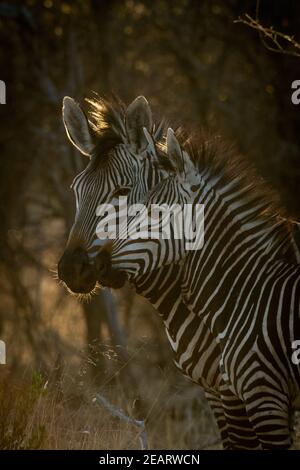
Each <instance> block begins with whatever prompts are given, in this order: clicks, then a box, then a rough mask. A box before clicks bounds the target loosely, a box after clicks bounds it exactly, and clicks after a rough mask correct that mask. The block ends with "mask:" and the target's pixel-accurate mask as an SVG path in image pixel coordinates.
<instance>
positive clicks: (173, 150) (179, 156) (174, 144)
mask: <svg viewBox="0 0 300 470" xmlns="http://www.w3.org/2000/svg"><path fill="white" fill-rule="evenodd" d="M167 153H168V156H169V158H170V159H171V160H172V162H173V163H175V168H176V169H177V171H178V173H183V172H184V158H183V152H182V150H181V147H180V145H179V142H178V140H177V139H176V136H175V133H174V131H173V129H171V127H169V129H168V132H167Z"/></svg>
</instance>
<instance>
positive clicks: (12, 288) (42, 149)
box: [0, 0, 300, 448]
mask: <svg viewBox="0 0 300 470" xmlns="http://www.w3.org/2000/svg"><path fill="white" fill-rule="evenodd" d="M256 7H257V2H256V1H255V0H245V1H243V2H241V1H238V0H227V1H226V2H224V1H218V0H172V1H167V0H148V1H147V0H127V1H117V0H110V1H107V0H75V1H68V0H61V1H54V0H44V1H43V0H26V1H0V79H1V80H4V81H5V83H6V87H7V104H6V105H0V123H1V126H0V169H1V172H0V230H1V231H0V289H1V290H0V295H1V299H0V338H1V339H3V340H5V341H6V344H7V358H8V359H7V360H8V364H7V366H5V370H6V371H7V370H9V371H10V373H13V372H14V371H19V370H20V369H21V370H22V369H23V370H24V368H25V369H26V368H29V369H30V370H34V371H38V373H39V374H41V377H42V378H45V380H47V381H50V378H52V379H51V380H52V381H53V382H54V383H56V384H57V383H60V386H61V383H62V382H63V380H65V377H66V372H65V371H66V370H67V371H69V372H68V374H69V375H70V376H71V377H72V380H73V379H74V380H73V382H74V381H75V382H76V384H77V383H81V382H82V380H83V379H82V376H83V375H86V376H88V377H89V379H85V380H89V381H90V382H91V383H92V384H93V386H94V385H95V384H97V386H102V387H103V386H104V385H105V384H106V385H107V386H111V387H113V385H112V384H114V386H115V387H123V388H122V394H121V395H122V396H123V395H124V397H125V398H124V402H125V403H126V406H128V407H129V409H130V412H132V413H133V412H134V409H135V408H137V405H136V403H139V402H145V403H144V405H143V406H144V408H143V407H142V408H143V409H144V410H145V409H146V411H144V413H146V414H147V413H150V411H151V413H152V415H151V416H154V419H153V421H156V428H157V423H159V422H160V421H159V418H158V417H159V416H160V417H162V416H165V415H164V413H169V414H168V416H170V413H171V416H172V419H173V418H174V413H175V415H176V416H175V418H174V420H175V421H176V420H177V421H178V420H179V421H178V422H179V423H180V425H181V427H184V425H183V424H182V423H183V421H182V420H184V419H185V420H186V422H189V423H190V422H191V421H190V420H191V417H190V415H189V416H188V417H186V416H185V417H184V418H183V417H182V415H181V411H179V412H178V409H177V408H178V406H177V405H178V403H180V400H179V398H178V395H180V396H182V397H185V396H186V397H187V398H186V401H184V404H185V405H184V406H185V408H187V406H186V403H189V404H190V403H191V402H192V400H191V398H190V394H192V395H193V394H194V395H193V396H197V397H198V396H199V397H200V395H201V394H200V391H199V390H198V388H197V389H194V388H189V387H192V386H188V385H186V384H185V382H184V381H183V379H182V378H181V377H180V375H179V374H178V373H177V372H176V371H175V370H174V369H173V368H172V365H171V356H170V352H169V349H168V345H167V342H166V340H165V337H164V333H163V331H162V327H161V324H160V322H159V320H158V319H157V318H156V316H155V314H153V312H152V311H151V308H150V307H149V306H148V305H147V304H146V303H145V302H143V301H141V300H140V299H137V298H136V297H135V295H134V293H133V292H131V290H130V289H129V288H128V287H126V288H125V289H123V290H122V291H120V292H119V293H118V294H117V295H115V294H111V293H110V292H102V293H101V294H100V295H99V296H98V297H96V298H94V299H93V301H92V302H91V303H88V304H80V303H78V301H77V300H75V299H73V298H71V297H69V296H68V295H67V294H66V292H65V290H64V289H63V287H62V286H60V285H59V284H58V283H57V281H56V280H55V279H54V278H53V275H52V273H51V269H52V268H54V267H55V264H56V262H57V259H58V258H59V256H60V254H61V253H62V251H63V249H64V244H65V241H66V237H67V234H68V230H69V228H70V225H71V224H72V220H73V216H74V201H73V194H72V192H71V191H70V189H69V185H70V183H71V182H72V179H73V177H74V176H75V174H76V173H78V172H79V170H80V169H81V168H83V166H84V165H85V164H86V161H85V159H84V158H83V157H81V156H80V155H79V154H78V153H77V152H76V151H75V150H74V149H73V148H72V147H71V145H70V144H69V143H68V141H67V138H66V136H65V133H64V129H63V125H62V120H61V105H62V98H63V96H64V95H69V96H72V97H74V98H75V99H76V100H78V101H79V102H81V103H82V104H83V105H84V101H83V100H84V98H85V97H92V96H93V92H97V93H98V94H99V95H100V96H103V95H109V94H111V93H112V92H114V93H116V94H117V95H118V96H119V97H120V98H121V99H122V100H123V101H124V102H125V103H126V104H129V102H130V101H131V100H132V99H134V98H135V97H136V96H138V95H141V94H143V95H145V96H146V97H147V99H148V101H149V102H150V104H151V106H152V109H153V111H154V114H155V115H156V116H157V117H162V116H165V117H167V118H168V119H169V120H170V121H171V123H172V122H174V123H175V124H183V125H184V126H185V127H186V128H187V129H189V128H192V127H193V128H197V126H204V127H206V128H209V129H212V130H213V131H214V132H216V133H217V134H221V135H223V136H224V137H225V138H226V139H227V140H229V141H232V142H233V143H234V144H235V145H236V147H237V150H238V151H239V152H241V153H243V154H245V155H246V156H247V157H248V158H250V159H251V160H252V162H253V163H254V165H255V166H256V167H257V169H258V171H259V172H260V173H261V174H262V175H263V176H264V177H265V178H266V179H267V180H268V181H269V182H270V183H271V185H273V186H274V187H275V188H276V189H277V190H278V191H279V193H280V195H281V198H282V203H283V205H284V206H285V207H286V208H287V211H288V213H289V214H290V215H291V216H292V217H293V218H295V219H298V220H300V200H299V187H300V132H299V130H300V105H299V106H295V105H293V104H292V102H291V93H292V90H291V83H292V82H293V81H294V80H297V79H298V80H300V57H297V56H293V55H290V54H289V49H288V47H289V46H288V47H287V51H286V53H275V52H272V51H270V50H269V49H268V47H266V44H264V43H263V42H262V40H261V37H260V36H259V34H258V33H257V31H255V30H253V29H251V28H249V27H247V25H245V24H243V23H235V22H234V20H236V19H238V18H239V17H240V16H242V15H245V14H246V13H248V14H250V15H251V16H253V17H255V15H256V14H257V11H256ZM259 19H260V21H261V23H262V24H264V25H266V26H273V27H274V29H276V30H278V31H281V32H282V33H284V34H287V35H290V36H294V37H295V40H297V39H298V40H299V41H300V2H299V1H298V0H276V1H274V0H261V2H260V4H259ZM285 45H286V43H285ZM0 367H2V369H0V374H4V372H3V371H4V366H0ZM72 367H73V369H72ZM74 368H75V370H77V372H78V370H79V371H80V373H79V372H78V374H77V372H76V373H75V372H74ZM146 371H147V373H146ZM74 374H75V375H74ZM76 374H77V375H76ZM75 376H76V380H75V378H74V377H75ZM71 382H72V381H71ZM73 382H72V383H73ZM116 383H117V384H116ZM165 383H166V384H167V385H166V386H165V385H164V384H165ZM103 384H104V385H103ZM120 384H121V385H120ZM124 384H125V385H124ZM143 387H144V388H143ZM61 388H63V387H62V386H61ZM71 389H72V387H71ZM74 390H75V389H74V388H73V389H72V390H71V391H70V392H69V395H68V397H69V398H70V397H73V401H74V403H75V404H74V403H73V405H72V406H74V407H75V408H76V406H77V408H78V407H80V406H82V395H83V393H82V392H79V391H78V390H77V388H76V391H74ZM105 390H106V389H105ZM159 390H160V391H162V390H163V392H161V393H162V397H164V398H163V399H162V401H161V402H160V405H159V400H158V399H157V400H158V402H157V403H156V402H155V401H153V395H157V393H158V391H159ZM191 390H192V392H191ZM123 392H124V394H123ZM62 393H66V392H65V391H64V392H62ZM174 394H175V396H176V397H177V398H176V400H175V402H176V406H175V408H176V407H177V408H176V410H177V411H176V410H175V411H174V409H173V408H172V407H173V405H174V400H173V397H174ZM111 396H113V395H112V392H111ZM119 396H120V394H118V397H119ZM136 398H139V400H137V399H136ZM197 399H198V398H197ZM76 400H77V401H78V403H79V404H78V405H76V403H77V402H76ZM166 400H167V403H169V401H170V400H171V402H172V403H173V404H172V405H171V408H172V410H171V411H170V410H169V409H168V407H166V406H165V404H166ZM168 400H169V401H168ZM172 400H173V401H172ZM183 400H185V398H183ZM69 401H70V400H69ZM128 403H129V404H128ZM197 403H198V405H197V406H199V408H201V406H202V408H201V410H202V412H203V407H204V406H205V405H204V404H203V403H202V401H201V403H200V405H201V406H200V405H199V402H197ZM123 404H124V403H123ZM155 407H156V408H155ZM191 409H192V408H191ZM172 413H173V414H172ZM176 413H179V415H180V417H179V418H178V416H177V414H176ZM205 413H208V412H207V411H204V414H205ZM205 416H206V415H205ZM177 418H178V419H177ZM161 419H162V418H161ZM207 419H209V418H207ZM180 420H181V421H180ZM168 422H169V421H164V426H167V428H166V429H167V430H165V431H164V433H163V434H164V439H165V441H161V439H160V438H158V437H157V434H155V432H156V431H157V429H156V431H155V432H154V431H153V432H154V434H153V435H155V436H156V438H154V437H153V442H152V444H153V446H155V445H158V444H157V443H156V444H155V442H156V441H155V439H156V440H157V442H158V443H159V444H160V445H161V448H162V447H164V446H165V447H167V446H172V445H173V444H172V442H173V441H172V439H173V437H172V432H173V431H172V430H173V424H172V425H170V424H166V423H168ZM209 422H210V421H209ZM193 425H194V424H193ZM193 425H191V426H192V427H191V426H190V427H188V431H187V435H186V436H185V438H184V440H183V442H182V444H180V445H182V447H184V446H190V447H191V446H192V445H194V444H193V436H194V435H195V432H194V428H193ZM210 425H211V426H212V424H210ZM168 426H169V428H168ZM164 429H165V428H164ZM168 429H169V431H168ZM204 429H205V427H204ZM203 432H204V435H206V431H205V430H204V431H203ZM168 433H169V434H168ZM168 436H169V437H168ZM197 436H198V435H197ZM0 437H1V436H0ZM198 437H199V436H198ZM202 437H203V436H202ZM168 439H169V440H168ZM201 439H202V438H201ZM201 439H200V440H201ZM203 439H204V438H203ZM198 441H199V440H198ZM204 441H205V439H204ZM204 441H203V442H204ZM49 442H50V441H49V440H48V441H47V444H45V445H46V446H47V445H48V446H51V445H52V446H55V445H54V444H53V442H52V441H51V442H52V444H50V443H49ZM76 442H77V441H76ZM82 442H83V441H80V440H79V441H78V445H79V446H83V447H84V446H85V447H90V446H91V445H90V444H88V443H87V444H86V443H85V441H84V444H83V443H82ZM116 442H117V441H115V444H114V445H117V444H116ZM118 442H119V441H118ZM122 442H123V441H122ZM161 442H163V444H161ZM176 442H177V445H178V441H176ZM74 445H75V444H74ZM98 445H99V444H98ZM120 445H121V444H120ZM122 445H123V444H122ZM126 445H127V444H126ZM126 445H125V444H124V446H126ZM195 445H196V444H195ZM203 445H204V444H203Z"/></svg>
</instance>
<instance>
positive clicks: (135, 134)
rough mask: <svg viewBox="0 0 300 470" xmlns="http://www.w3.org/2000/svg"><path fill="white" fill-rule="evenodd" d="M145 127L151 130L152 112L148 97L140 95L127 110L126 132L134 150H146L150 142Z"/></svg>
mask: <svg viewBox="0 0 300 470" xmlns="http://www.w3.org/2000/svg"><path fill="white" fill-rule="evenodd" d="M144 127H145V128H146V129H147V130H148V131H149V132H151V130H152V113H151V109H150V106H149V104H148V101H147V100H146V98H145V97H144V96H138V97H137V98H136V99H135V100H134V101H133V102H132V103H131V104H130V105H129V106H128V108H127V111H126V132H127V136H128V141H129V144H130V145H131V147H132V149H133V151H134V152H139V151H141V150H144V149H145V148H146V146H147V144H148V143H147V139H146V137H145V134H144V130H143V129H144Z"/></svg>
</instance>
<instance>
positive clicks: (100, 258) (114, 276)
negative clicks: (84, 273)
mask: <svg viewBox="0 0 300 470" xmlns="http://www.w3.org/2000/svg"><path fill="white" fill-rule="evenodd" d="M94 270H95V273H96V278H97V281H98V282H99V283H100V284H101V285H102V286H103V287H112V288H113V289H119V288H121V287H123V285H124V284H125V282H126V280H127V275H126V273H125V272H124V271H118V270H115V269H113V268H112V263H111V243H107V244H106V245H104V246H103V247H102V249H101V250H100V252H99V253H98V255H97V256H96V257H95V260H94Z"/></svg>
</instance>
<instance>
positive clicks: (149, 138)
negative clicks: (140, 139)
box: [143, 127, 156, 157]
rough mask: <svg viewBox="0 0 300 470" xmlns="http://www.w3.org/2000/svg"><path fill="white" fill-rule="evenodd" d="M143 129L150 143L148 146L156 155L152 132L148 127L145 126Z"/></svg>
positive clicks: (153, 154)
mask: <svg viewBox="0 0 300 470" xmlns="http://www.w3.org/2000/svg"><path fill="white" fill-rule="evenodd" d="M143 131H144V134H145V137H146V140H147V143H148V148H149V150H150V153H151V155H152V156H153V157H156V150H155V143H154V139H153V137H152V135H151V134H150V132H149V131H148V129H146V127H143Z"/></svg>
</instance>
